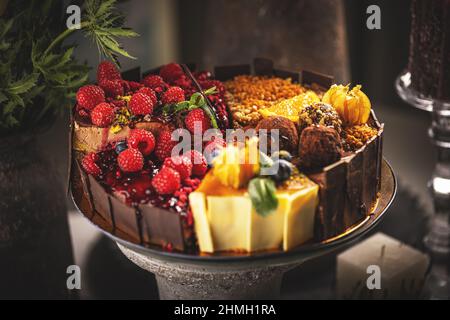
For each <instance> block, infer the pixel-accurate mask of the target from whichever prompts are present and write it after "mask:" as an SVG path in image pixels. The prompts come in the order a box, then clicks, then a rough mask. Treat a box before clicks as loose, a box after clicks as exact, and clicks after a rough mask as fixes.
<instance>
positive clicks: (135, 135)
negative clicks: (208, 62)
mask: <svg viewBox="0 0 450 320" xmlns="http://www.w3.org/2000/svg"><path fill="white" fill-rule="evenodd" d="M251 70H253V72H251ZM130 75H131V76H130ZM72 123H73V125H72V127H73V133H72V146H73V160H74V161H73V166H72V167H73V172H74V174H73V177H74V178H73V179H72V183H73V184H77V185H79V186H80V189H81V190H82V191H83V194H84V197H85V198H86V199H87V200H88V201H89V205H90V206H91V209H92V212H94V214H95V215H98V216H100V217H101V218H102V219H103V220H104V221H105V222H106V223H107V224H108V225H110V226H111V232H113V233H114V232H118V231H119V230H120V232H122V233H125V234H127V236H128V238H129V239H131V241H133V242H135V243H139V244H142V245H145V246H159V247H161V248H162V249H164V250H169V251H171V250H176V251H183V252H189V253H193V254H196V253H203V254H214V253H217V252H234V253H236V254H238V253H241V252H245V253H248V252H257V251H263V250H285V251H286V250H292V249H294V248H296V247H298V246H301V245H302V244H305V243H311V242H320V241H325V240H327V239H330V238H333V237H336V236H339V235H340V234H342V233H344V232H345V231H346V230H348V229H349V228H351V227H352V226H354V225H356V224H358V223H360V222H362V221H364V220H365V219H366V217H367V216H368V215H370V213H371V211H372V209H373V207H374V206H375V205H376V201H377V197H378V191H379V187H380V175H381V161H382V149H381V148H382V133H383V126H382V125H381V124H380V123H379V122H378V121H377V120H376V118H375V115H374V113H373V111H372V110H371V103H370V100H369V98H368V97H367V96H366V95H365V94H364V92H363V91H362V88H361V86H359V85H358V86H354V87H350V86H348V85H347V86H343V85H336V84H333V83H332V78H331V77H329V76H325V75H321V74H317V73H314V72H308V71H302V72H300V73H296V72H291V71H286V70H281V69H276V68H274V66H273V62H272V61H270V60H267V59H255V61H254V63H253V65H252V66H251V65H236V66H222V67H216V68H215V70H214V73H211V72H207V71H200V72H199V71H196V70H195V68H194V66H187V65H180V64H176V63H171V64H168V65H165V66H162V67H160V68H157V69H154V70H151V71H149V72H146V73H144V74H143V75H142V77H141V74H140V71H138V72H135V73H126V74H123V75H122V74H121V73H120V72H119V70H118V69H117V68H116V66H115V65H113V64H112V63H109V62H102V63H101V64H100V65H99V66H98V70H97V83H96V84H91V85H86V86H84V87H82V88H80V89H79V91H78V93H77V103H76V105H75V106H74V111H73V121H72Z"/></svg>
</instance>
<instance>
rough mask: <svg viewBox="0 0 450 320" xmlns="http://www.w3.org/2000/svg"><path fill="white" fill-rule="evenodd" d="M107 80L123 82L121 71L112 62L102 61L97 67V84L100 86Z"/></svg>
mask: <svg viewBox="0 0 450 320" xmlns="http://www.w3.org/2000/svg"><path fill="white" fill-rule="evenodd" d="M105 80H122V77H121V76H120V71H119V70H118V69H117V67H116V66H115V64H114V63H112V62H111V61H107V60H105V61H102V62H100V63H99V65H98V67H97V83H98V84H100V83H102V82H103V81H105Z"/></svg>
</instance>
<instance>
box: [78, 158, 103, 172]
mask: <svg viewBox="0 0 450 320" xmlns="http://www.w3.org/2000/svg"><path fill="white" fill-rule="evenodd" d="M98 160H99V158H98V156H97V154H96V153H95V152H91V153H88V154H86V155H85V156H84V157H83V160H81V165H82V166H83V169H84V170H85V171H86V173H88V174H92V175H93V176H94V177H98V176H99V175H101V174H102V170H101V169H100V167H99V166H98V165H97V163H96V162H97V161H98Z"/></svg>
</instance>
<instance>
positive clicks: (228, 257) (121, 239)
mask: <svg viewBox="0 0 450 320" xmlns="http://www.w3.org/2000/svg"><path fill="white" fill-rule="evenodd" d="M74 172H75V170H72V176H71V181H72V183H71V189H70V192H71V196H72V199H73V202H74V204H75V206H76V207H77V209H78V211H79V212H80V213H81V214H82V215H83V216H84V217H85V218H86V219H87V220H89V221H90V223H92V224H93V225H94V226H95V227H96V228H98V229H99V230H100V231H101V232H103V233H104V234H106V235H107V236H108V237H110V238H111V239H112V240H114V241H116V242H117V243H118V244H119V245H121V246H122V247H125V248H127V249H130V250H132V251H134V252H136V253H139V254H143V255H146V256H150V257H155V258H160V259H163V260H164V259H170V260H175V261H180V262H183V261H184V262H189V261H190V262H193V263H195V262H211V263H214V262H216V263H221V262H239V261H240V262H244V261H256V260H264V261H268V260H273V261H272V262H275V261H279V262H281V261H283V260H291V261H292V260H296V259H299V260H303V259H304V258H305V257H312V256H316V255H321V254H323V253H325V252H326V251H331V250H332V249H336V248H337V247H338V246H342V245H344V244H349V243H351V242H352V241H354V240H356V239H358V238H359V237H361V236H362V235H364V234H365V233H367V232H369V231H370V230H372V229H373V228H374V227H375V226H376V225H377V224H378V223H379V222H380V221H381V219H382V218H383V216H384V215H385V214H386V211H387V209H388V208H389V206H390V205H391V203H392V201H393V200H394V197H395V193H396V190H397V180H396V178H395V174H394V171H393V170H392V167H391V166H390V165H389V163H388V162H387V161H386V160H385V159H383V162H382V169H381V188H380V194H379V197H378V201H377V203H376V206H375V207H374V208H373V210H372V212H371V214H370V215H368V216H367V217H366V218H365V219H364V220H363V221H361V222H359V223H358V224H356V225H354V226H353V227H351V228H349V229H347V230H346V231H345V232H344V233H342V234H340V235H338V236H336V237H333V238H329V239H326V240H324V241H321V242H310V243H306V244H303V245H300V246H298V247H296V248H294V249H292V250H289V251H282V250H271V251H261V252H253V253H215V254H192V253H183V252H175V251H173V252H169V251H167V250H164V249H163V248H161V247H158V246H143V245H140V244H138V243H136V242H133V240H132V238H131V237H130V236H129V235H127V234H126V233H124V232H122V231H121V230H119V229H114V228H113V226H112V225H111V224H110V223H109V222H107V221H106V220H105V219H103V218H102V217H101V216H100V215H99V214H97V213H96V212H94V211H93V210H92V209H91V207H90V206H89V202H88V200H87V198H86V196H85V195H84V194H83V192H82V190H81V189H82V188H81V183H76V182H77V179H79V177H76V176H75V175H74ZM78 182H79V181H78Z"/></svg>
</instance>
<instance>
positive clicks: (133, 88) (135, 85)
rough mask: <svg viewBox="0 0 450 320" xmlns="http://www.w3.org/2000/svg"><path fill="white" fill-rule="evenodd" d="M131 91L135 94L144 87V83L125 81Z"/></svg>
mask: <svg viewBox="0 0 450 320" xmlns="http://www.w3.org/2000/svg"><path fill="white" fill-rule="evenodd" d="M124 82H125V83H126V84H127V86H128V87H129V88H130V90H131V91H133V92H135V91H137V90H139V89H140V88H142V87H143V85H142V83H139V82H136V81H124Z"/></svg>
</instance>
